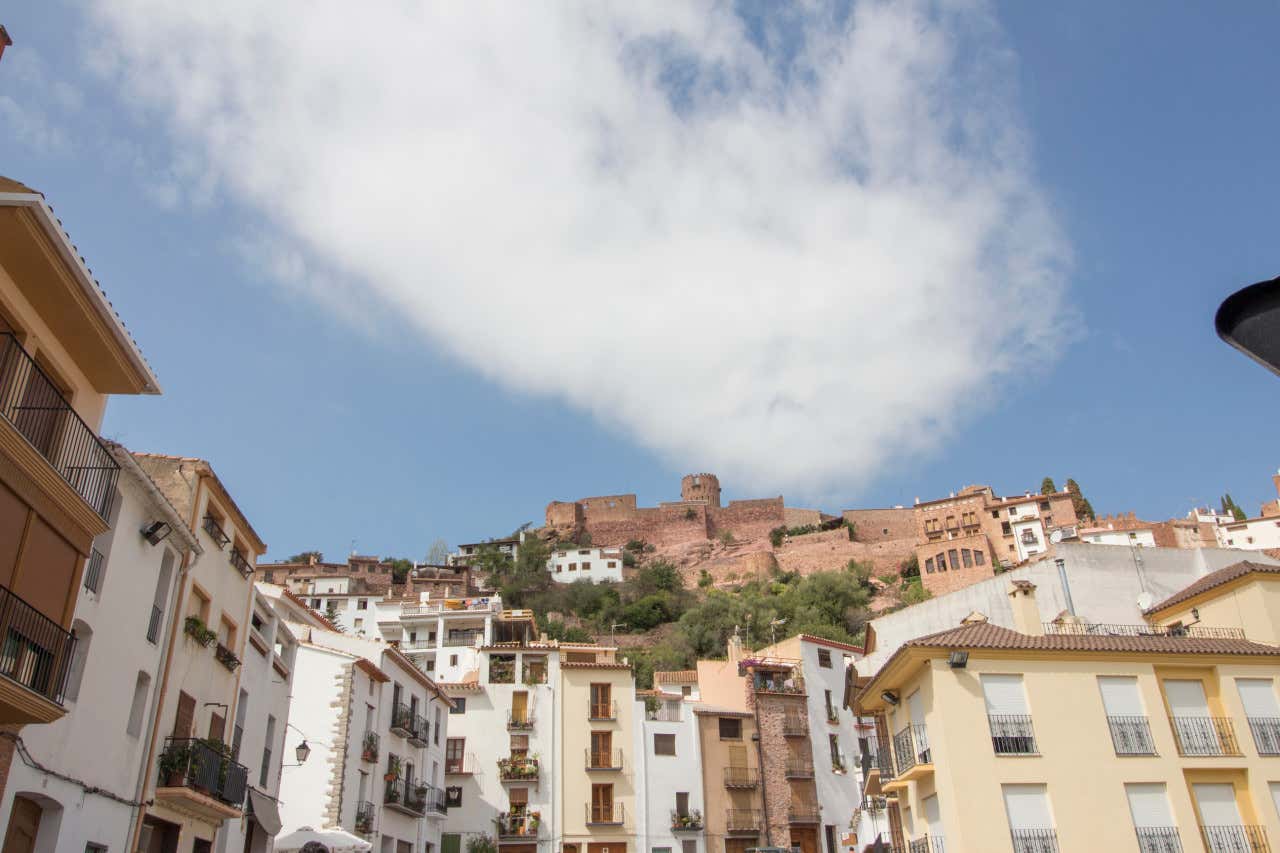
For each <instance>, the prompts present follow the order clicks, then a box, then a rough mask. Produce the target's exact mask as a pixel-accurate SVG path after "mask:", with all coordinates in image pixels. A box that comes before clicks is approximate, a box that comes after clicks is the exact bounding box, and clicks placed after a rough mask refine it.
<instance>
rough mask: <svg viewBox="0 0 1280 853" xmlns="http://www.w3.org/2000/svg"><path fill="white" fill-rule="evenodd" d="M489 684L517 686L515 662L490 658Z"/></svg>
mask: <svg viewBox="0 0 1280 853" xmlns="http://www.w3.org/2000/svg"><path fill="white" fill-rule="evenodd" d="M446 645H447V644H446ZM489 683H490V684H515V683H516V662H515V660H514V659H512V660H509V661H508V660H502V659H499V658H489Z"/></svg>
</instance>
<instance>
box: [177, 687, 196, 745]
mask: <svg viewBox="0 0 1280 853" xmlns="http://www.w3.org/2000/svg"><path fill="white" fill-rule="evenodd" d="M195 727H196V697H194V696H188V695H187V694H186V693H183V692H181V691H179V692H178V714H177V716H176V717H174V720H173V736H174V737H180V738H188V737H191V735H192V733H193V732H194V731H195Z"/></svg>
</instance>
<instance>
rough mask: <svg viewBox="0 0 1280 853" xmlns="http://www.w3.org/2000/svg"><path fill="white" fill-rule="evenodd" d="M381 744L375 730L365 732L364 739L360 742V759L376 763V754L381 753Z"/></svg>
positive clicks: (380, 739)
mask: <svg viewBox="0 0 1280 853" xmlns="http://www.w3.org/2000/svg"><path fill="white" fill-rule="evenodd" d="M381 746H382V738H380V737H379V736H378V733H377V732H373V731H369V732H365V733H364V739H363V740H362V741H361V742H360V760H361V761H367V762H369V763H370V764H376V763H377V761H378V755H379V754H380V753H381Z"/></svg>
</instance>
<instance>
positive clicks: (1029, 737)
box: [987, 714, 1036, 755]
mask: <svg viewBox="0 0 1280 853" xmlns="http://www.w3.org/2000/svg"><path fill="white" fill-rule="evenodd" d="M987 725H988V726H989V727H990V729H991V746H992V748H993V749H994V750H995V753H996V755H1034V754H1035V753H1036V733H1035V729H1033V728H1032V726H1031V717H1030V716H1028V715H1026V714H988V715H987Z"/></svg>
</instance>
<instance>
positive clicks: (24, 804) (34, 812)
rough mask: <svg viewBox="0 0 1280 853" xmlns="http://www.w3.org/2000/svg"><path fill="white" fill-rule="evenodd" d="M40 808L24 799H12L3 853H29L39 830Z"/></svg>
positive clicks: (33, 846)
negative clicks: (11, 809)
mask: <svg viewBox="0 0 1280 853" xmlns="http://www.w3.org/2000/svg"><path fill="white" fill-rule="evenodd" d="M41 811H42V810H41V808H40V806H39V805H38V804H37V803H36V802H35V801H34V800H28V799H27V798H26V797H14V798H13V811H11V812H10V813H9V831H8V832H6V833H5V836H4V853H31V851H33V850H34V849H35V846H36V833H37V832H38V831H39V830H40V814H41Z"/></svg>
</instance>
